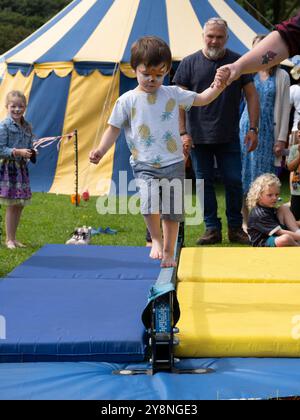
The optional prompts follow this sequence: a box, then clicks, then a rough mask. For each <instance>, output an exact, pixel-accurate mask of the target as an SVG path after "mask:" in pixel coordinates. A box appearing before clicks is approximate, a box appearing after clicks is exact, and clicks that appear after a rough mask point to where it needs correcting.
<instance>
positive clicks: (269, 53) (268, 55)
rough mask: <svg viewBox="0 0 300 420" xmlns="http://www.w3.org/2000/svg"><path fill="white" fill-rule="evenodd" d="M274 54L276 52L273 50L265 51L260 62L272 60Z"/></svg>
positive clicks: (266, 62)
mask: <svg viewBox="0 0 300 420" xmlns="http://www.w3.org/2000/svg"><path fill="white" fill-rule="evenodd" d="M276 55H277V54H276V53H274V52H273V51H267V53H266V54H264V55H263V56H262V64H268V63H269V62H270V61H272V60H274V58H275V57H276Z"/></svg>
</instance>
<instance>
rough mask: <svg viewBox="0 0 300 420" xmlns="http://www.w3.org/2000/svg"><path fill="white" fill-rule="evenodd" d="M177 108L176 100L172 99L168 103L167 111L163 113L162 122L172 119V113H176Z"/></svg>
mask: <svg viewBox="0 0 300 420" xmlns="http://www.w3.org/2000/svg"><path fill="white" fill-rule="evenodd" d="M175 106H176V101H175V99H173V98H170V99H169V100H168V102H167V103H166V107H165V111H164V112H163V114H162V116H161V120H162V121H167V120H169V119H170V118H171V117H172V112H173V111H174V108H175Z"/></svg>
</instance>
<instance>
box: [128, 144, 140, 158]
mask: <svg viewBox="0 0 300 420" xmlns="http://www.w3.org/2000/svg"><path fill="white" fill-rule="evenodd" d="M128 147H129V150H130V153H131V155H132V157H133V159H134V160H138V157H139V152H138V150H137V148H136V147H135V144H134V143H132V142H131V141H130V142H128Z"/></svg>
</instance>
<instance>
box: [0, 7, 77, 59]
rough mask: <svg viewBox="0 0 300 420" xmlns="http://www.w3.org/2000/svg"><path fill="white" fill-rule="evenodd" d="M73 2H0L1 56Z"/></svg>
mask: <svg viewBox="0 0 300 420" xmlns="http://www.w3.org/2000/svg"><path fill="white" fill-rule="evenodd" d="M70 2H71V0H0V55H1V54H3V53H4V52H6V51H8V50H9V49H10V48H12V47H14V46H15V45H16V44H18V43H19V42H21V41H22V40H23V39H24V38H27V37H28V36H29V35H31V34H32V32H34V31H35V30H36V29H38V28H39V27H41V26H42V25H43V24H44V23H45V22H47V21H48V20H49V19H50V18H51V17H52V16H54V15H55V14H57V13H58V12H59V11H60V10H62V9H63V8H64V7H65V6H66V5H67V4H69V3H70Z"/></svg>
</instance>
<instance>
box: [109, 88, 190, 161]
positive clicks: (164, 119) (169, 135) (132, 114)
mask: <svg viewBox="0 0 300 420" xmlns="http://www.w3.org/2000/svg"><path fill="white" fill-rule="evenodd" d="M196 95H197V93H196V92H191V91H189V90H184V89H181V88H180V87H178V86H163V85H162V86H160V88H159V89H158V90H157V91H156V92H155V93H154V94H150V93H146V92H143V91H141V90H138V89H134V90H130V91H128V92H126V93H124V94H123V95H122V96H120V98H119V99H118V100H117V102H116V104H115V106H114V109H113V111H112V114H111V116H110V118H109V120H108V124H110V125H112V126H114V127H117V128H124V130H125V137H126V141H127V144H128V147H129V149H130V152H131V158H130V163H131V164H132V165H135V164H136V163H137V162H142V163H145V164H148V165H151V166H153V167H155V168H160V167H164V166H169V165H172V164H174V163H177V162H180V161H182V160H183V158H184V157H183V147H182V141H181V138H180V134H179V107H181V108H183V109H185V110H186V111H188V110H189V109H190V108H191V106H192V105H193V102H194V99H195V97H196Z"/></svg>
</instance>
